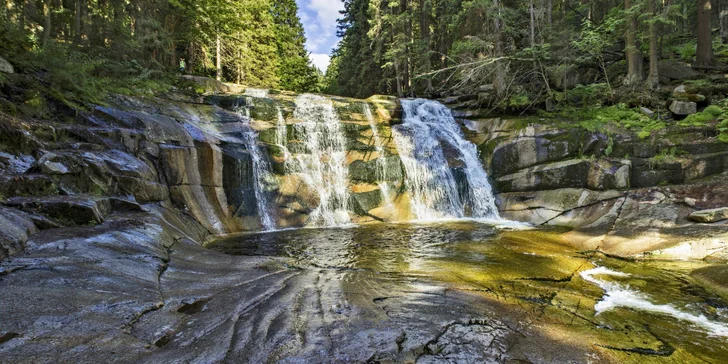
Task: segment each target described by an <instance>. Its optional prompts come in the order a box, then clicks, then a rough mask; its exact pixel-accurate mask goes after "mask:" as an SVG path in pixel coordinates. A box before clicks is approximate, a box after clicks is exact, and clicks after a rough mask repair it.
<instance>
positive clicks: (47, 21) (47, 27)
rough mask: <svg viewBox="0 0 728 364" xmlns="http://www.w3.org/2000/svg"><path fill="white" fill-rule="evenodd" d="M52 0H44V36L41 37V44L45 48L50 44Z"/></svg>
mask: <svg viewBox="0 0 728 364" xmlns="http://www.w3.org/2000/svg"><path fill="white" fill-rule="evenodd" d="M50 2H51V0H45V1H43V19H44V22H43V36H42V38H41V44H42V45H43V48H45V47H46V45H48V39H50V37H51V26H52V24H51V4H50Z"/></svg>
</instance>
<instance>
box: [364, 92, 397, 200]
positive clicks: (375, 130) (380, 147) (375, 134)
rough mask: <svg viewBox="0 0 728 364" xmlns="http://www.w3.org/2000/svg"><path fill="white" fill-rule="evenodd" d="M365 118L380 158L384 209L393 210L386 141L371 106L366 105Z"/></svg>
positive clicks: (380, 186) (379, 184)
mask: <svg viewBox="0 0 728 364" xmlns="http://www.w3.org/2000/svg"><path fill="white" fill-rule="evenodd" d="M364 116H366V118H367V121H368V122H369V128H370V129H371V131H372V139H373V141H374V149H375V150H376V151H377V154H379V157H378V158H377V180H379V181H380V182H379V183H378V184H377V185H378V187H379V191H380V193H381V194H382V201H384V208H386V209H390V210H391V209H392V208H393V205H394V202H393V201H392V193H391V192H390V190H389V184H388V183H389V182H388V181H389V178H388V176H387V160H386V157H385V151H384V145H385V144H384V141H383V140H382V137H381V136H380V135H379V127H378V125H377V121H376V119H375V118H374V114H372V109H371V108H370V107H369V104H364Z"/></svg>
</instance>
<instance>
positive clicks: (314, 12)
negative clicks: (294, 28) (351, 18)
mask: <svg viewBox="0 0 728 364" xmlns="http://www.w3.org/2000/svg"><path fill="white" fill-rule="evenodd" d="M296 3H297V4H298V8H299V12H298V15H299V16H300V17H301V22H302V23H303V28H304V29H305V31H306V50H308V52H309V53H310V57H311V61H312V62H313V64H314V65H316V67H318V68H319V69H320V70H322V71H326V68H328V66H329V61H330V59H329V58H330V57H329V55H330V54H331V50H332V49H334V47H336V44H337V43H338V42H339V39H338V37H336V19H338V18H339V17H340V16H341V14H339V10H343V9H344V3H343V2H342V1H341V0H296Z"/></svg>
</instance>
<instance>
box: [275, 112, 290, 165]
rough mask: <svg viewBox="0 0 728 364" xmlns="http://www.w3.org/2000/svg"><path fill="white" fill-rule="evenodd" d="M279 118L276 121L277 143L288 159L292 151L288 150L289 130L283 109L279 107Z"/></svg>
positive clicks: (285, 158)
mask: <svg viewBox="0 0 728 364" xmlns="http://www.w3.org/2000/svg"><path fill="white" fill-rule="evenodd" d="M277 112H278V120H277V123H276V144H278V146H279V147H280V148H281V151H282V152H283V160H284V161H288V158H289V157H290V155H291V153H290V152H289V151H288V131H287V129H286V119H285V118H284V117H283V110H281V108H280V107H277Z"/></svg>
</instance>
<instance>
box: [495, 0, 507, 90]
mask: <svg viewBox="0 0 728 364" xmlns="http://www.w3.org/2000/svg"><path fill="white" fill-rule="evenodd" d="M493 6H494V7H495V9H496V10H497V11H496V14H495V17H494V32H493V34H494V36H495V57H501V56H502V55H503V39H502V37H501V19H500V16H501V12H500V1H499V0H493ZM505 73H506V71H505V66H504V65H503V60H497V61H496V62H495V75H494V76H493V88H494V89H495V91H496V93H497V94H498V96H503V95H505V92H506V74H505Z"/></svg>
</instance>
